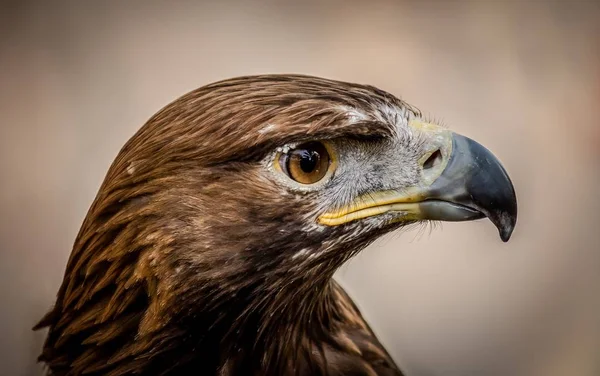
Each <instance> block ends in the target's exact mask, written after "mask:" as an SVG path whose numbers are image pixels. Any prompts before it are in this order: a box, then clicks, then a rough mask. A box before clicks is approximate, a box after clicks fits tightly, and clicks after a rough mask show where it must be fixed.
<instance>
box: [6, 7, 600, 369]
mask: <svg viewBox="0 0 600 376" xmlns="http://www.w3.org/2000/svg"><path fill="white" fill-rule="evenodd" d="M124 4H127V5H124ZM283 72H294V73H306V74H313V75H319V76H325V77H329V78H335V79H341V80H347V81H355V82H361V83H369V84H373V85H376V86H379V87H380V88H382V89H385V90H387V91H389V92H391V93H394V94H396V95H398V96H401V97H402V98H404V99H406V100H407V101H409V102H410V103H412V104H414V105H417V106H418V107H420V108H421V109H422V110H423V111H424V112H425V113H427V114H430V115H431V116H434V117H435V118H437V119H442V120H443V122H444V123H445V124H446V125H448V126H450V127H451V128H453V129H454V130H456V131H458V132H461V133H463V134H466V135H469V136H470V137H472V138H475V139H477V140H479V141H480V142H481V143H483V144H484V145H486V146H488V147H489V148H490V149H491V150H492V151H493V152H494V153H495V154H496V155H497V156H498V157H499V158H500V159H501V160H502V161H503V163H504V164H505V166H506V168H507V170H508V171H509V173H510V174H511V177H512V178H513V182H514V184H515V186H516V189H517V193H518V198H519V205H520V206H519V215H520V216H519V221H518V226H517V228H516V231H515V233H514V236H513V239H512V240H511V241H510V242H509V243H508V244H503V243H501V241H500V240H499V238H498V236H497V234H496V231H495V229H494V228H493V226H492V225H491V223H489V222H487V221H478V222H473V223H465V224H444V225H443V227H442V229H439V228H438V229H435V230H434V231H432V232H431V233H430V232H429V231H421V232H418V231H410V232H406V233H402V234H393V235H391V236H389V237H387V238H385V239H382V241H380V242H378V243H377V244H375V245H373V246H372V247H370V248H369V249H368V250H367V251H365V252H363V253H362V254H361V255H359V256H358V257H357V258H356V259H355V260H353V261H352V262H351V264H350V265H348V266H347V267H345V268H344V269H343V270H341V271H340V273H339V277H340V279H341V280H342V281H343V283H344V284H345V285H346V286H347V287H348V289H349V290H350V292H351V295H353V296H354V297H356V300H357V301H358V303H359V304H360V306H361V307H362V309H363V310H364V312H365V314H366V316H367V317H368V319H369V320H370V322H371V323H372V325H373V327H374V328H375V330H376V331H377V332H378V333H379V334H380V336H381V338H382V341H383V342H384V343H385V344H386V345H387V346H388V348H389V350H390V352H391V353H392V354H393V355H394V356H395V358H396V359H397V360H398V362H399V363H401V364H402V365H403V366H404V368H405V370H406V371H407V372H408V373H409V375H416V376H427V375H444V376H454V375H456V376H459V375H517V376H520V375H544V376H554V375H556V376H559V375H560V376H562V375H569V376H570V375H593V374H596V375H597V374H598V373H597V372H600V371H599V370H600V368H595V371H594V367H597V366H598V365H599V363H600V361H599V360H600V304H599V303H600V291H599V290H600V241H599V236H598V235H599V234H598V231H600V226H599V225H598V219H597V213H598V212H600V189H599V187H600V163H599V162H600V151H599V150H600V124H599V120H598V119H599V117H600V5H599V2H598V1H592V0H590V1H580V2H567V1H565V2H559V1H554V2H543V1H539V0H538V1H528V2H527V1H524V2H517V1H514V2H513V1H497V2H476V1H473V2H467V1H464V2H458V1H454V2H441V1H440V2H423V1H414V2H400V1H396V2H392V1H388V2H386V1H382V2H377V1H372V2H366V1H364V2H358V1H357V2H351V1H322V2H317V1H314V2H312V1H308V2H306V1H304V2H300V1H297V2H285V1H272V2H252V1H239V2H220V3H219V2H217V1H214V2H201V1H198V2H193V3H192V2H189V3H185V2H178V3H177V5H175V2H164V3H158V2H152V3H150V2H144V3H142V2H132V1H128V2H119V1H111V2H94V3H92V2H86V1H73V2H71V3H60V2H50V1H47V2H39V3H29V2H19V1H14V2H12V3H10V2H8V3H7V2H6V1H4V2H3V3H2V5H1V8H0V182H1V190H0V208H1V216H0V224H1V226H0V249H1V253H0V282H1V286H2V287H1V289H0V302H2V308H1V311H0V312H1V313H0V315H1V316H0V330H1V332H0V358H1V361H0V374H1V375H35V374H39V372H40V368H39V366H37V365H35V363H34V358H35V356H36V355H37V352H38V350H39V347H40V345H41V341H42V338H43V335H42V334H41V333H33V332H32V331H31V330H30V327H31V326H32V325H33V324H34V322H35V321H36V320H37V319H38V318H40V316H41V315H42V314H43V313H44V312H45V311H46V309H47V308H48V307H49V306H50V304H51V303H52V301H53V295H54V293H55V291H56V290H57V288H58V286H59V283H60V281H61V278H62V273H63V268H64V265H65V263H66V260H67V257H68V254H69V252H70V247H71V244H72V241H73V240H74V238H75V235H76V233H77V231H78V229H79V225H80V224H81V221H82V219H83V217H84V216H85V213H86V211H87V208H88V206H89V205H90V203H91V201H92V199H93V198H94V196H95V194H96V190H97V189H98V187H99V185H100V183H101V181H102V179H103V177H104V174H105V172H106V170H107V169H108V166H109V164H110V163H111V161H112V159H113V158H114V157H115V155H116V154H117V152H118V151H119V149H120V147H121V146H122V145H123V144H124V142H125V141H126V140H127V139H128V138H129V137H130V136H131V135H132V134H133V133H134V132H135V131H136V130H137V129H138V128H139V127H140V126H141V125H142V124H143V122H144V121H145V120H146V119H148V118H149V117H150V116H151V115H152V114H153V113H154V112H156V111H157V110H158V109H160V108H161V107H162V106H163V105H165V104H166V103H168V102H170V101H171V100H173V99H174V98H176V97H178V96H179V95H181V94H183V93H185V92H187V91H189V90H191V89H194V88H196V87H198V86H201V85H204V84H207V83H209V82H212V81H215V80H219V79H223V78H228V77H232V76H237V75H245V74H254V73H283Z"/></svg>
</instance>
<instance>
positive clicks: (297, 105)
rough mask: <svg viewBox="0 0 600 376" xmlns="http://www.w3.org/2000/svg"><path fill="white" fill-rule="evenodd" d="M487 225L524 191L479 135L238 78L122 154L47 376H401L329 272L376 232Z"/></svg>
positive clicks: (153, 126)
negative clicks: (484, 221) (483, 221)
mask: <svg viewBox="0 0 600 376" xmlns="http://www.w3.org/2000/svg"><path fill="white" fill-rule="evenodd" d="M484 217H486V218H488V219H489V220H490V221H491V222H492V223H493V224H494V225H495V226H496V227H497V229H498V231H499V235H500V238H501V239H502V240H503V241H508V239H509V238H510V236H511V233H512V231H513V229H514V227H515V224H516V218H517V201H516V196H515V191H514V188H513V185H512V183H511V181H510V179H509V176H508V175H507V173H506V171H505V169H504V168H503V167H502V165H501V164H500V162H499V160H498V159H497V158H496V157H495V156H494V155H493V154H492V153H491V152H490V151H488V150H487V149H486V148H484V147H483V146H481V145H480V144H479V143H477V142H475V141H473V140H471V139H469V138H467V137H465V136H461V135H459V134H457V133H454V132H452V131H450V130H449V129H448V128H446V127H443V126H440V125H436V124H435V122H433V121H428V120H427V119H426V118H425V117H424V116H423V115H422V114H421V112H420V111H419V110H418V109H417V108H415V107H413V106H411V105H409V104H408V103H406V102H404V101H402V100H400V99H398V98H397V97H395V96H394V95H392V94H389V93H387V92H385V91H383V90H380V89H377V88H375V87H373V86H368V85H362V84H354V83H347V82H340V81H336V80H330V79H324V78H319V77H312V76H305V75H257V76H245V77H238V78H232V79H227V80H223V81H219V82H215V83H212V84H209V85H207V86H203V87H201V88H199V89H196V90H193V91H191V92H189V93H187V94H185V95H183V96H181V97H180V98H178V99H176V100H175V101H173V102H172V103H170V104H168V105H167V106H165V107H164V108H163V109H162V110H160V111H159V112H157V113H156V114H155V115H153V116H152V117H151V118H150V120H148V121H147V122H146V123H145V124H144V125H143V126H142V127H141V128H140V129H139V131H137V133H135V135H134V136H133V137H132V138H131V139H130V140H129V141H128V142H127V143H126V144H125V145H124V146H123V148H122V149H121V151H120V152H119V153H118V155H117V157H116V159H115V160H114V162H113V163H112V165H111V167H110V169H109V170H108V172H107V175H106V177H105V180H104V181H103V183H102V185H101V187H100V189H99V191H98V193H97V196H96V198H95V200H94V201H93V203H92V205H91V207H90V209H89V211H88V213H87V216H86V217H85V219H84V221H83V224H82V226H81V229H80V231H79V233H78V235H77V238H76V240H75V242H74V245H73V249H72V252H71V254H70V257H69V260H68V263H67V266H66V271H65V273H64V279H63V281H62V284H61V286H60V288H59V291H58V293H57V297H56V302H55V304H54V306H53V307H52V308H51V310H50V311H49V312H48V313H47V314H46V315H45V316H44V317H43V318H42V319H41V320H40V321H39V323H38V324H37V325H36V326H35V327H34V329H35V330H38V329H41V328H48V334H47V337H46V340H45V343H44V345H43V349H42V352H41V355H40V356H39V361H40V362H43V363H44V368H45V370H46V372H47V373H48V374H50V375H112V376H116V375H221V376H230V375H264V376H268V375H402V371H401V370H400V368H399V367H398V366H397V365H396V363H395V362H394V360H393V359H392V357H391V356H390V355H389V353H388V352H387V351H386V349H385V348H384V347H383V346H382V344H381V343H380V341H379V340H378V339H377V337H376V336H375V334H374V332H373V331H372V330H371V328H370V327H369V325H368V323H367V322H366V321H365V319H364V318H363V317H362V315H361V313H360V311H359V309H358V308H357V306H356V305H355V304H354V303H353V302H352V300H351V298H350V297H349V296H348V295H347V294H346V292H345V291H344V290H343V289H342V287H340V285H339V284H337V283H336V282H335V280H334V279H333V276H334V273H335V271H336V270H337V269H338V268H339V267H340V266H341V265H342V264H344V263H345V262H346V261H347V260H348V259H350V258H351V257H353V256H354V255H356V254H357V253H358V252H360V251H361V250H362V249H364V248H365V247H366V246H367V245H369V244H370V243H372V242H373V241H374V240H375V239H377V238H378V237H380V236H381V235H383V234H385V233H388V232H390V231H394V230H397V229H400V228H402V227H405V226H408V225H411V224H415V223H427V221H468V220H475V219H480V218H484Z"/></svg>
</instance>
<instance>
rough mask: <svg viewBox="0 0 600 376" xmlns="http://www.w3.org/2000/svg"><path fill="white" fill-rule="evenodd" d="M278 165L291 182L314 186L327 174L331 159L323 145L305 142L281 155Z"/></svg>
mask: <svg viewBox="0 0 600 376" xmlns="http://www.w3.org/2000/svg"><path fill="white" fill-rule="evenodd" d="M279 163H280V165H281V168H282V169H283V171H284V172H285V173H286V174H287V175H288V176H289V177H290V178H292V179H293V180H295V181H297V182H298V183H302V184H314V183H317V182H318V181H320V180H321V179H323V177H324V176H325V175H326V174H327V170H328V169H329V165H330V163H331V159H330V157H329V153H328V152H327V148H326V147H325V145H323V144H322V143H320V142H307V143H305V144H301V145H298V146H297V147H295V148H294V149H291V150H290V151H289V152H287V153H284V154H282V155H281V157H280V160H279Z"/></svg>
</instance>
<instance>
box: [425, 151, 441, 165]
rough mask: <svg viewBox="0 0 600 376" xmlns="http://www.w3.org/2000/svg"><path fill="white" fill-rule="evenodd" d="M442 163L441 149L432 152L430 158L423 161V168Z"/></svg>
mask: <svg viewBox="0 0 600 376" xmlns="http://www.w3.org/2000/svg"><path fill="white" fill-rule="evenodd" d="M440 163H442V152H441V151H440V149H438V150H436V151H434V152H433V153H431V155H430V156H429V158H427V160H426V161H425V163H423V170H429V169H430V168H434V167H435V166H437V165H439V164H440Z"/></svg>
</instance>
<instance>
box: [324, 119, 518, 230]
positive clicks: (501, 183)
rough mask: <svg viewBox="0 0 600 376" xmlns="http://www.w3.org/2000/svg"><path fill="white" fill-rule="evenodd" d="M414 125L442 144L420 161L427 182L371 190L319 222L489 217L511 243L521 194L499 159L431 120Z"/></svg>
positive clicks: (333, 223) (463, 219)
mask: <svg viewBox="0 0 600 376" xmlns="http://www.w3.org/2000/svg"><path fill="white" fill-rule="evenodd" d="M410 125H411V127H413V128H416V129H418V130H419V131H421V132H427V133H430V134H431V136H432V140H434V143H435V144H437V145H438V146H437V148H435V151H434V152H430V153H427V154H426V155H425V156H424V157H423V158H422V160H421V161H420V164H421V167H422V169H423V170H422V171H423V178H422V181H421V182H420V183H419V184H418V185H417V186H413V187H410V188H408V189H402V191H382V192H371V193H369V194H368V195H366V196H364V197H359V198H358V199H356V200H355V201H354V202H353V203H352V204H351V205H349V206H347V207H343V208H341V209H339V210H335V211H332V212H327V213H324V214H322V215H320V216H319V219H318V221H319V223H321V224H323V225H327V226H336V225H340V224H343V223H347V222H351V221H354V220H358V219H362V218H367V217H372V216H375V215H381V214H384V213H390V212H392V213H396V214H398V216H397V217H395V218H394V220H393V221H394V222H398V221H414V220H440V221H453V222H456V221H470V220H475V219H480V218H484V217H487V218H489V219H490V221H491V222H492V223H493V224H494V225H495V226H496V227H497V228H498V232H499V234H500V238H501V239H502V241H504V242H507V241H508V240H509V239H510V236H511V234H512V232H513V230H514V228H515V224H516V221H517V198H516V195H515V190H514V187H513V185H512V182H511V181H510V178H509V177H508V174H507V173H506V171H505V170H504V168H503V167H502V165H501V164H500V162H499V161H498V159H497V158H496V157H495V156H494V155H493V154H492V153H491V152H490V151H489V150H488V149H486V148H485V147H483V146H482V145H481V144H479V143H477V142H476V141H473V140H471V139H470V138H467V137H464V136H461V135H459V134H456V133H453V132H450V131H448V130H446V129H443V128H440V127H437V126H435V125H432V124H427V123H421V122H411V124H410ZM436 162H437V163H436Z"/></svg>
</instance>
